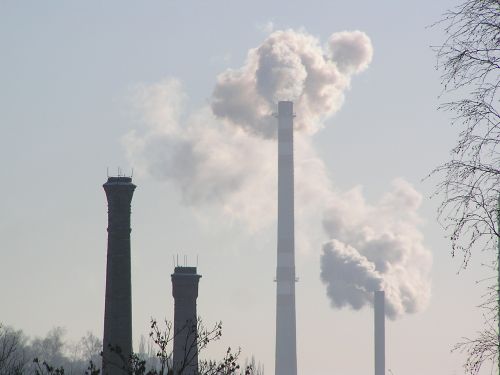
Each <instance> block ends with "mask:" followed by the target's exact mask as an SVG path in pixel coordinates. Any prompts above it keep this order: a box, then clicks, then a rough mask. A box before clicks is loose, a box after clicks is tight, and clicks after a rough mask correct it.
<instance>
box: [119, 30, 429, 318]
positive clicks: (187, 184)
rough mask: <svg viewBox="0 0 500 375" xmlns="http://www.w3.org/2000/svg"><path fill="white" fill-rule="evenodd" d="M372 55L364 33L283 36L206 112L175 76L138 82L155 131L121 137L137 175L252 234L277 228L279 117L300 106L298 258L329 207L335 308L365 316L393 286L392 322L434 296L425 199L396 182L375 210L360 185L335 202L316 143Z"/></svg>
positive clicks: (228, 83)
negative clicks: (290, 104) (324, 38)
mask: <svg viewBox="0 0 500 375" xmlns="http://www.w3.org/2000/svg"><path fill="white" fill-rule="evenodd" d="M372 55H373V50H372V46H371V42H370V39H369V38H368V37H367V36H366V34H364V33H362V32H360V31H354V32H341V33H334V34H332V35H331V36H330V38H329V39H328V42H327V43H326V44H325V45H324V46H322V45H321V44H320V41H319V40H318V39H317V38H315V37H314V36H312V35H310V34H307V33H306V32H304V31H294V30H286V31H275V32H273V33H272V34H270V35H269V36H268V37H267V38H266V39H265V40H264V42H263V43H262V44H261V45H259V46H258V47H256V48H253V49H251V50H250V51H249V52H248V55H247V59H246V61H245V63H244V64H243V66H242V67H240V68H239V69H234V70H227V71H225V72H223V73H221V74H220V75H219V76H218V77H217V82H216V86H215V88H214V91H213V94H212V97H211V100H210V106H206V107H203V108H200V109H199V110H197V111H195V112H192V113H186V112H185V102H186V100H187V95H186V94H184V92H183V89H182V85H181V83H180V82H179V81H177V80H175V79H167V80H164V81H162V82H159V83H157V84H154V85H149V86H148V85H143V86H140V87H139V88H138V89H137V95H136V97H135V103H136V104H137V106H138V107H139V109H140V111H141V113H143V120H144V123H145V124H146V125H147V128H146V129H145V131H142V132H138V131H133V132H130V133H129V134H127V135H126V137H125V138H124V143H125V146H126V149H127V153H128V157H129V159H130V161H131V163H132V164H133V165H134V166H135V170H136V171H138V172H139V173H141V172H142V173H146V174H150V175H152V176H154V177H156V178H157V179H159V180H162V181H166V182H168V183H170V184H173V185H174V186H175V187H177V188H178V189H179V191H180V194H181V196H182V200H183V202H184V203H185V204H187V205H189V206H191V207H192V208H194V209H195V210H197V212H201V213H203V212H204V210H206V209H207V210H209V212H210V213H211V214H213V212H214V210H213V209H215V211H217V212H220V213H221V214H222V215H224V216H225V217H226V218H230V219H234V220H237V221H238V222H241V223H242V224H243V225H245V227H247V228H248V229H249V230H251V231H255V230H259V229H261V228H265V227H268V226H269V225H270V224H272V223H274V221H275V220H276V197H277V196H276V191H277V188H276V185H277V145H276V141H275V136H276V127H277V125H276V124H277V122H276V119H275V118H274V117H273V112H274V111H275V110H276V104H277V101H279V100H293V101H294V109H295V112H296V113H297V117H296V119H295V121H294V126H295V135H294V137H295V139H294V148H295V154H294V158H295V202H296V206H295V207H296V211H295V217H296V220H297V228H301V229H302V230H301V231H297V233H296V235H297V241H296V242H297V244H298V247H299V251H301V250H302V251H303V249H304V248H306V247H308V246H310V241H308V240H307V233H308V228H310V229H311V230H316V231H317V230H318V228H320V227H321V220H322V218H321V212H322V211H323V210H324V209H325V205H327V206H328V210H327V212H326V214H325V217H324V228H325V230H326V232H327V234H328V235H329V238H330V239H331V240H332V241H330V242H329V243H328V244H326V245H325V246H324V249H323V257H322V271H321V272H322V273H321V277H322V279H323V281H324V282H325V283H326V284H327V288H328V296H329V297H330V298H331V300H332V305H333V306H335V307H341V306H352V307H354V308H360V307H362V306H363V305H365V304H366V303H368V302H370V297H369V293H368V292H369V291H370V290H372V289H375V288H385V289H386V296H387V300H388V301H391V302H390V304H389V308H388V313H389V314H390V315H391V316H396V315H398V314H400V313H402V312H413V311H417V310H418V309H419V308H420V307H421V306H422V305H423V304H424V303H425V300H426V296H428V284H426V282H425V281H422V280H424V279H425V277H426V276H425V272H426V270H427V268H426V267H428V263H429V260H428V258H429V256H428V254H427V250H425V249H424V248H423V247H422V245H421V236H420V234H419V232H418V230H417V229H415V227H416V225H417V224H418V220H417V216H416V215H417V214H416V209H417V208H418V204H415V203H416V198H415V197H416V196H418V193H416V192H415V191H414V190H413V189H412V188H411V187H410V186H409V185H408V184H407V183H404V182H403V181H399V182H397V183H396V184H398V186H399V187H400V188H399V190H398V189H396V190H395V191H393V192H391V193H389V194H388V195H387V196H386V197H385V198H383V199H382V201H381V202H379V204H378V205H377V206H369V205H367V204H366V203H365V202H364V200H363V197H362V194H361V191H360V189H353V190H351V191H350V192H348V193H345V194H338V193H336V192H334V191H333V189H332V182H331V179H330V177H329V175H328V172H327V168H326V166H325V164H324V162H323V161H322V160H321V159H320V158H319V157H318V155H317V153H316V151H315V149H314V147H313V144H312V136H313V135H314V134H315V133H316V132H318V131H319V130H320V129H321V128H322V127H323V126H324V120H325V119H327V118H329V117H330V116H332V115H333V114H334V113H335V112H336V111H338V110H339V108H340V107H341V106H342V104H343V101H344V95H345V92H346V90H348V89H349V88H350V84H351V79H352V76H353V75H354V74H358V73H360V72H362V71H363V70H365V69H366V68H367V67H368V65H369V64H370V61H371V59H372ZM410 191H411V192H413V193H414V194H413V195H412V194H410V193H409V192H410ZM327 202H328V203H327ZM412 204H413V206H412ZM353 207H356V208H357V209H355V210H354V209H353ZM408 210H409V211H411V212H407V213H406V214H405V215H404V217H402V216H401V215H403V214H402V213H403V212H406V211H408ZM382 215H383V216H382ZM370 218H371V219H370ZM377 218H379V219H380V221H382V220H384V221H386V223H379V222H378V221H377ZM382 218H383V219H382ZM405 223H406V224H405ZM313 227H314V228H313ZM358 231H361V232H360V233H358ZM419 254H420V256H422V259H417V258H418V256H419ZM411 261H416V262H415V263H414V265H410V264H409V263H410V262H411ZM420 263H422V267H421V269H420V268H418V267H419V266H418V265H419V264H420ZM342 265H343V266H342ZM406 267H407V269H406ZM419 272H423V273H422V274H423V275H424V276H422V275H421V274H419ZM356 275H357V276H356ZM406 277H410V278H409V279H408V280H406V281H402V280H399V279H398V278H406ZM356 283H357V284H356Z"/></svg>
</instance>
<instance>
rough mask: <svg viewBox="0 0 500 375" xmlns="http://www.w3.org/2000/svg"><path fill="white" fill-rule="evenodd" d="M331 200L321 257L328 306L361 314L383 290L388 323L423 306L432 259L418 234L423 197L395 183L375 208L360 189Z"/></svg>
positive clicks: (324, 223)
mask: <svg viewBox="0 0 500 375" xmlns="http://www.w3.org/2000/svg"><path fill="white" fill-rule="evenodd" d="M332 199H333V200H332V201H331V202H330V205H329V207H328V209H327V210H326V212H325V214H324V219H323V226H324V228H325V231H326V233H327V234H328V235H329V237H330V238H331V240H330V241H328V242H326V243H325V244H324V245H323V254H322V256H321V279H322V281H323V282H324V283H325V284H326V285H327V294H328V296H329V297H330V300H331V303H332V305H333V306H334V307H344V306H349V307H352V308H354V309H360V308H362V307H363V306H365V305H367V304H370V303H372V302H373V292H374V291H376V290H385V295H386V314H387V315H388V316H389V317H390V318H396V317H398V316H400V315H402V314H404V313H414V312H417V311H419V310H421V309H422V308H423V307H425V306H426V305H427V302H428V299H429V295H430V282H429V279H428V272H429V269H430V266H431V255H430V252H429V251H428V250H427V249H426V248H425V246H424V245H423V242H422V240H423V239H422V235H421V233H420V231H419V230H418V225H419V218H418V215H417V209H418V208H419V206H420V203H421V200H422V197H421V195H420V194H419V193H418V192H417V191H415V189H414V188H413V187H412V186H411V185H410V184H409V183H407V182H406V181H404V180H402V179H396V180H394V181H393V188H392V190H391V191H390V192H388V193H386V194H385V195H384V196H383V197H382V199H381V200H380V201H379V202H378V204H377V205H369V204H367V203H366V202H365V200H364V198H363V195H362V191H361V188H360V187H357V188H354V189H352V190H350V191H348V192H347V193H344V194H342V195H338V196H334V197H332Z"/></svg>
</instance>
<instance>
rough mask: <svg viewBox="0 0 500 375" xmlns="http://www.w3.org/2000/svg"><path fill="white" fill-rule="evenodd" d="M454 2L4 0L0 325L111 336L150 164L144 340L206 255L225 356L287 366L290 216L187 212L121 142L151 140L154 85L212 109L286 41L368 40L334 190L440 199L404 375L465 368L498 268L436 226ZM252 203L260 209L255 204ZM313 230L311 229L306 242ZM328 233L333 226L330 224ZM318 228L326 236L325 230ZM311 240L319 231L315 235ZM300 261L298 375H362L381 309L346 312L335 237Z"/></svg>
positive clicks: (142, 279)
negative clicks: (288, 32) (280, 300)
mask: <svg viewBox="0 0 500 375" xmlns="http://www.w3.org/2000/svg"><path fill="white" fill-rule="evenodd" d="M453 3H454V2H453V1H450V0H446V1H439V2H437V1H431V0H425V1H420V2H395V1H387V0H383V1H378V2H373V1H368V0H360V1H356V2H339V1H328V2H327V1H318V0H310V1H307V2H306V1H290V0H289V1H281V0H280V1H272V2H269V1H261V0H256V1H251V2H250V1H248V2H240V1H218V0H217V1H191V0H187V1H156V0H150V1H142V2H139V1H135V2H134V1H123V0H121V1H106V2H104V1H85V2H83V1H81V2H69V1H67V2H63V1H43V2H42V1H7V0H5V1H2V2H0V48H1V49H0V51H1V52H0V130H1V137H0V158H1V160H2V178H1V184H0V196H1V197H2V204H1V206H0V208H1V209H0V235H1V238H2V240H1V246H0V249H1V250H0V251H1V258H0V296H1V302H0V312H1V313H0V321H1V322H4V323H6V324H9V325H12V326H14V327H16V328H21V329H23V330H24V331H25V332H26V333H28V334H30V335H44V334H45V333H46V332H47V331H48V330H49V329H50V328H52V327H54V326H63V327H66V329H67V338H68V340H74V339H77V338H79V337H80V336H82V335H83V334H84V333H85V332H86V331H88V330H91V331H93V332H94V333H96V334H98V335H100V334H102V326H103V321H102V320H103V311H104V304H103V302H104V277H105V275H104V271H105V259H106V258H105V256H106V220H107V216H106V213H107V209H106V199H105V195H104V191H103V189H102V187H101V185H102V184H103V183H104V182H105V180H106V168H107V167H110V171H111V173H112V171H114V170H116V167H117V166H121V167H122V169H123V170H124V171H129V170H130V169H131V168H135V174H134V183H136V184H137V185H138V188H137V190H136V192H135V196H134V199H133V202H132V215H133V216H132V226H133V231H132V254H133V255H132V257H133V258H132V262H133V263H132V268H133V269H132V273H133V317H134V341H135V346H136V348H137V344H138V342H139V337H140V335H141V333H147V330H148V323H149V319H150V317H151V316H154V317H157V318H159V319H161V318H163V317H167V318H172V313H173V306H172V303H173V300H172V297H171V284H170V274H171V272H172V271H173V264H172V256H173V255H174V254H180V255H181V257H182V256H183V255H187V256H188V258H189V260H190V263H193V262H195V259H196V256H198V257H199V272H200V273H201V274H202V275H203V278H202V279H201V282H200V296H199V299H198V311H199V314H200V315H201V316H202V317H203V318H204V320H205V321H206V322H208V323H211V322H215V321H216V320H222V321H223V325H224V332H223V338H222V341H221V344H220V345H219V344H217V345H216V346H214V347H213V350H211V351H210V353H209V354H210V355H213V356H217V355H222V353H223V347H226V346H232V347H237V346H241V347H242V349H243V352H244V354H243V355H244V356H251V355H255V357H256V359H257V360H259V361H261V362H263V363H264V364H265V368H266V371H267V373H268V374H272V372H273V369H274V359H273V357H274V319H275V284H274V283H273V278H274V273H275V266H276V264H275V258H276V235H275V223H274V222H271V223H270V224H268V225H264V226H263V227H259V228H258V229H255V228H253V229H252V230H248V227H247V226H246V223H245V222H241V221H238V220H237V219H234V218H233V217H226V216H224V214H223V213H222V212H221V211H220V208H219V207H218V206H217V203H213V204H210V205H208V206H207V205H204V206H201V207H199V206H196V207H193V205H189V204H186V202H185V199H184V198H185V197H184V198H183V196H182V195H181V193H180V191H179V189H178V187H177V186H176V185H175V184H172V183H169V182H168V181H167V182H165V181H159V180H158V179H156V178H154V177H153V176H148V175H147V174H145V173H143V172H144V171H141V167H140V166H139V165H132V163H131V162H130V161H131V159H130V158H127V153H126V146H125V144H126V142H124V137H125V135H126V134H130V132H131V131H136V132H137V134H144V132H145V131H146V125H145V124H144V122H145V121H144V116H143V114H141V112H140V110H138V109H137V105H136V104H137V103H136V101H137V91H138V88H141V87H150V86H151V85H155V84H158V83H160V82H165V80H168V79H177V80H179V81H180V82H181V83H182V86H183V91H184V93H185V94H186V96H187V98H188V99H187V102H186V107H187V108H186V113H190V112H191V111H194V110H197V109H199V108H201V107H203V106H205V105H207V104H209V101H210V98H211V95H212V92H213V90H214V85H215V83H216V76H217V74H219V73H221V72H223V71H225V70H226V69H228V68H233V69H237V68H239V67H241V66H242V65H243V64H244V61H245V57H246V55H247V52H248V50H249V49H251V48H255V47H257V46H259V45H260V44H261V43H262V42H263V41H264V40H265V39H266V37H267V36H268V34H269V33H270V32H271V31H272V30H273V29H274V30H283V29H293V30H296V31H302V32H307V33H308V34H311V35H313V36H314V37H316V38H318V39H319V40H320V41H321V43H326V41H327V39H328V37H329V36H330V35H331V34H332V33H333V32H338V31H345V30H347V31H352V30H361V31H363V32H365V33H366V34H367V35H368V36H369V37H370V39H371V42H372V45H373V51H374V54H373V61H372V63H371V64H370V66H369V67H368V69H366V70H365V71H364V72H362V73H361V74H359V75H357V76H355V77H353V78H352V82H351V88H350V89H349V90H347V91H346V96H345V102H344V104H343V106H342V108H341V109H340V110H339V112H337V113H336V114H335V115H334V116H333V117H331V118H329V119H328V120H327V121H326V126H325V129H324V130H322V131H321V132H319V133H317V134H316V135H314V136H312V142H313V144H314V145H315V147H316V152H317V153H318V155H319V156H320V157H321V158H322V159H323V160H324V162H325V163H326V166H327V169H328V173H329V174H330V175H331V179H332V181H333V183H334V185H335V187H336V188H337V189H339V190H340V191H346V190H348V189H351V188H352V187H354V186H356V185H362V186H363V192H364V195H365V197H366V199H367V201H368V203H373V202H375V201H376V200H378V199H379V198H380V197H381V196H382V195H383V194H384V193H385V192H387V191H388V190H389V189H390V185H391V181H392V180H393V179H395V178H398V177H401V178H404V179H405V180H407V181H408V182H410V183H411V184H412V185H413V187H414V188H415V189H416V190H417V191H419V192H420V193H421V194H422V195H423V197H424V199H423V203H422V206H421V208H420V209H419V210H418V212H419V215H420V217H421V218H422V222H421V224H420V231H421V232H422V233H423V235H424V240H423V242H424V244H425V246H426V247H427V248H429V249H430V250H431V251H432V255H433V265H432V270H431V279H432V295H431V299H430V303H429V305H428V307H427V309H426V310H425V311H423V312H420V313H417V314H410V315H405V316H403V317H402V318H401V319H399V320H396V321H394V322H393V321H390V322H388V323H387V326H386V327H387V340H386V342H387V360H386V363H387V368H389V369H392V371H393V372H394V374H395V375H399V374H406V375H417V374H422V373H426V374H455V373H457V374H458V373H460V371H461V370H460V363H461V357H460V355H459V354H450V349H451V347H452V346H453V344H454V343H455V342H456V341H458V340H459V339H460V337H462V336H465V335H472V334H473V332H474V331H475V330H476V329H477V328H479V327H480V324H481V314H480V312H479V311H478V310H477V309H474V306H475V305H477V304H478V303H479V302H480V296H481V293H482V290H481V287H478V286H476V285H475V281H476V280H480V279H483V278H484V277H485V276H487V275H488V273H487V271H486V269H485V268H481V267H480V263H481V261H484V260H485V259H487V256H482V258H480V257H479V256H476V257H475V258H473V262H472V265H471V267H470V269H468V270H465V271H462V273H461V274H460V275H458V276H457V271H458V269H459V266H460V259H455V260H453V259H451V257H450V246H449V243H448V242H447V241H446V240H445V239H444V238H443V236H444V233H443V231H442V229H441V227H440V226H439V224H437V223H436V220H435V217H436V214H435V210H436V206H437V204H438V201H437V200H436V201H434V200H432V201H431V200H429V199H428V197H429V196H430V195H431V193H432V191H433V183H434V182H433V181H424V182H422V181H421V180H422V178H424V177H425V176H426V175H427V174H428V173H429V171H430V170H432V168H433V167H434V166H436V165H437V164H438V163H439V162H440V161H444V160H446V158H447V156H448V151H449V149H450V147H451V146H452V145H453V142H454V139H455V137H456V132H455V130H453V129H451V128H450V126H449V120H448V115H447V114H444V113H440V112H437V111H436V108H437V106H438V98H437V97H438V95H439V93H440V90H441V88H440V85H439V75H438V73H437V72H436V71H435V69H434V66H435V59H434V55H433V52H432V51H431V49H430V47H429V46H430V45H432V44H438V43H439V42H440V41H442V40H443V35H442V34H441V32H440V30H439V29H438V28H436V29H431V28H427V26H429V25H430V24H432V23H433V22H434V21H436V20H437V19H439V16H440V14H441V13H442V12H443V11H444V10H445V9H446V8H447V7H450V6H452V5H453ZM248 199H251V197H248ZM301 229H302V228H301V227H298V228H297V231H300V230H301ZM318 233H319V236H321V233H322V232H321V231H320V230H319V231H318ZM318 233H315V235H316V234H318ZM312 237H314V236H312ZM327 239H328V238H327V237H326V236H323V237H320V238H314V239H313V240H311V244H310V245H311V248H309V249H300V248H298V249H297V253H298V256H297V260H296V267H297V274H298V276H299V277H300V282H299V283H298V284H297V320H298V322H297V334H298V367H299V372H300V373H302V374H315V375H326V374H343V375H359V374H363V373H371V372H372V368H373V365H372V363H373V350H372V331H373V329H372V320H373V319H372V310H371V308H365V309H363V310H361V311H352V310H349V309H344V310H336V309H332V308H331V307H330V304H329V300H328V298H327V296H326V289H325V286H324V285H323V284H322V283H321V281H320V278H319V257H320V254H321V243H322V242H323V241H325V240H327Z"/></svg>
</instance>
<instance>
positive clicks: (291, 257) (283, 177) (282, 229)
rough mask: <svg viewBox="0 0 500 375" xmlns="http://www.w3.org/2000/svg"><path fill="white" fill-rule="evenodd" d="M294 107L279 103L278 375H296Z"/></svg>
mask: <svg viewBox="0 0 500 375" xmlns="http://www.w3.org/2000/svg"><path fill="white" fill-rule="evenodd" d="M293 116H294V115H293V103H292V102H279V103H278V256H277V269H276V363H275V366H276V367H275V374H276V375H297V342H296V316H295V230H294V186H293V185H294V178H293Z"/></svg>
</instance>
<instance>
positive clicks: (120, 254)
mask: <svg viewBox="0 0 500 375" xmlns="http://www.w3.org/2000/svg"><path fill="white" fill-rule="evenodd" d="M103 187H104V191H105V192H106V197H107V200H108V253H107V264H106V297H105V306H104V337H103V354H102V373H103V375H123V374H125V373H127V372H126V370H127V366H128V359H129V357H130V355H131V354H132V281H131V270H130V232H131V229H130V203H131V201H132V195H133V194H134V190H135V187H136V186H135V185H134V184H132V178H131V177H125V176H117V177H108V181H107V182H106V183H105V184H104V185H103Z"/></svg>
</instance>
